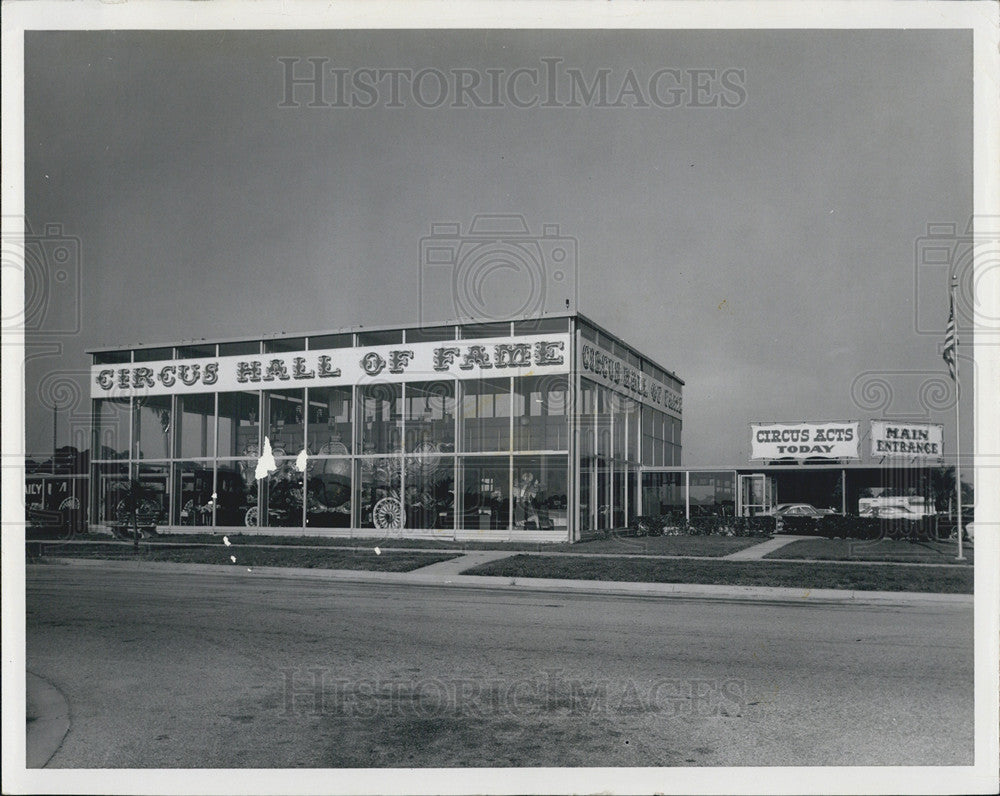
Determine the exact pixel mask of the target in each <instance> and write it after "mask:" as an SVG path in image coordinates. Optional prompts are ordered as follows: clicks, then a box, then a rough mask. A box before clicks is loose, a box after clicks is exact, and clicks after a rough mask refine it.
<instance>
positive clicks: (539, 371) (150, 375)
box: [90, 334, 570, 398]
mask: <svg viewBox="0 0 1000 796" xmlns="http://www.w3.org/2000/svg"><path fill="white" fill-rule="evenodd" d="M569 366H570V362H569V335H568V334H550V335H529V336H524V337H514V338H510V337H501V338H494V339H487V340H455V341H450V340H449V341H445V342H439V343H409V344H400V345H383V346H367V347H361V348H333V349H328V350H322V351H292V352H282V353H280V354H255V355H245V356H228V357H206V358H203V359H178V360H164V361H160V362H134V363H132V364H127V365H94V366H92V367H91V369H90V395H91V397H92V398H127V397H129V396H131V395H172V394H175V393H199V392H230V391H234V390H287V389H289V388H292V387H318V386H338V385H351V384H372V383H377V382H385V383H392V382H401V381H433V380H434V379H445V378H458V379H479V378H500V377H504V376H545V375H552V374H557V373H569V369H570V367H569Z"/></svg>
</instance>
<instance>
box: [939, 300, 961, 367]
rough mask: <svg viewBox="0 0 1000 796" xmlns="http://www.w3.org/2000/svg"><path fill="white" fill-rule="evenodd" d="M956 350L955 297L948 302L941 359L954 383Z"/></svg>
mask: <svg viewBox="0 0 1000 796" xmlns="http://www.w3.org/2000/svg"><path fill="white" fill-rule="evenodd" d="M957 349H958V336H957V335H956V334H955V296H954V294H953V295H952V296H951V297H950V298H949V301H948V325H947V326H946V327H945V330H944V350H943V351H942V352H941V357H942V358H943V359H944V361H945V362H947V363H948V375H949V376H951V380H952V381H955V355H956V352H957Z"/></svg>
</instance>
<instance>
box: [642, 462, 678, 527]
mask: <svg viewBox="0 0 1000 796" xmlns="http://www.w3.org/2000/svg"><path fill="white" fill-rule="evenodd" d="M642 513H643V514H645V515H647V516H649V515H654V514H670V515H673V517H674V518H675V519H678V520H679V519H683V518H684V515H685V506H684V473H644V474H643V476H642Z"/></svg>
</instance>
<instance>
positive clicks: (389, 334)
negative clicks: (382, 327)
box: [358, 329, 403, 346]
mask: <svg viewBox="0 0 1000 796" xmlns="http://www.w3.org/2000/svg"><path fill="white" fill-rule="evenodd" d="M402 342H403V330H402V329H388V330H386V331H383V332H358V345H359V346H369V345H395V344H397V343H402Z"/></svg>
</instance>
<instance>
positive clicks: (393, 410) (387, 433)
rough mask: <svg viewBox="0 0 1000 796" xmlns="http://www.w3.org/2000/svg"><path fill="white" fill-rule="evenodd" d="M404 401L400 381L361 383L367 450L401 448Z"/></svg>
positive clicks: (362, 427)
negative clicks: (394, 382)
mask: <svg viewBox="0 0 1000 796" xmlns="http://www.w3.org/2000/svg"><path fill="white" fill-rule="evenodd" d="M402 401H403V393H402V387H401V385H399V384H384V383H383V384H365V385H362V386H360V387H358V425H359V426H360V431H361V452H362V453H363V454H366V455H370V454H373V453H393V452H398V451H400V450H401V446H402V442H403V440H402V439H401V434H400V421H401V417H400V415H401V412H400V408H401V406H402Z"/></svg>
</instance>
